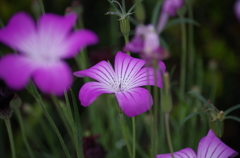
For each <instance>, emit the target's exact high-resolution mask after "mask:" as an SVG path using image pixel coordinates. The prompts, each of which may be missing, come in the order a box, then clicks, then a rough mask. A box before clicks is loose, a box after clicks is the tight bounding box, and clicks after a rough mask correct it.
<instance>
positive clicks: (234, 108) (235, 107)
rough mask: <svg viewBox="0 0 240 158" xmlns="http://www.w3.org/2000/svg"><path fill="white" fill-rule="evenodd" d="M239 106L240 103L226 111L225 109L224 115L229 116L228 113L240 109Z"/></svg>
mask: <svg viewBox="0 0 240 158" xmlns="http://www.w3.org/2000/svg"><path fill="white" fill-rule="evenodd" d="M239 108H240V104H238V105H235V106H233V107H231V108H229V109H227V110H226V111H224V113H223V115H224V116H227V114H229V113H230V112H232V111H234V110H236V109H239Z"/></svg>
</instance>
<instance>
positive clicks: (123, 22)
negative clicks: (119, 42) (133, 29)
mask: <svg viewBox="0 0 240 158" xmlns="http://www.w3.org/2000/svg"><path fill="white" fill-rule="evenodd" d="M120 30H121V32H122V34H123V35H124V36H128V35H129V32H130V23H129V20H128V18H124V19H120Z"/></svg>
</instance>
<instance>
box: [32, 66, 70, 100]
mask: <svg viewBox="0 0 240 158" xmlns="http://www.w3.org/2000/svg"><path fill="white" fill-rule="evenodd" d="M33 79H34V81H35V84H36V85H37V87H38V88H39V89H40V90H41V91H43V92H44V93H49V94H51V93H52V94H55V95H62V94H63V93H64V91H65V90H67V89H68V88H69V87H70V86H71V83H72V75H71V70H70V68H69V67H68V65H67V64H66V63H64V62H57V63H52V64H51V65H48V66H42V67H39V68H38V69H37V70H35V71H34V73H33Z"/></svg>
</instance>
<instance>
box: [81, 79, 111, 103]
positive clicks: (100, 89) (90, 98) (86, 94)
mask: <svg viewBox="0 0 240 158" xmlns="http://www.w3.org/2000/svg"><path fill="white" fill-rule="evenodd" d="M103 93H107V94H110V93H113V92H112V91H111V90H110V89H109V88H108V87H107V86H106V85H105V84H103V83H99V82H88V83H86V84H84V85H83V86H82V88H81V89H80V91H79V96H78V97H79V100H80V101H81V104H82V105H83V106H89V105H90V104H92V102H94V100H96V99H97V97H98V96H99V95H101V94H103Z"/></svg>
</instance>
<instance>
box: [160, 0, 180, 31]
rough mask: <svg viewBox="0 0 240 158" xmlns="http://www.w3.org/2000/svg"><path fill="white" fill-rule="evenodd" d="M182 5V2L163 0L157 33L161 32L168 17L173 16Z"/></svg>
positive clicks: (178, 0)
mask: <svg viewBox="0 0 240 158" xmlns="http://www.w3.org/2000/svg"><path fill="white" fill-rule="evenodd" d="M182 5H183V0H165V1H164V3H163V6H162V12H161V15H160V16H159V20H158V26H157V32H158V33H160V32H162V30H163V28H164V27H165V25H166V23H167V21H168V18H169V16H175V14H176V12H177V10H178V9H179V8H180V7H181V6H182Z"/></svg>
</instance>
